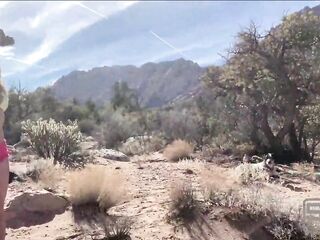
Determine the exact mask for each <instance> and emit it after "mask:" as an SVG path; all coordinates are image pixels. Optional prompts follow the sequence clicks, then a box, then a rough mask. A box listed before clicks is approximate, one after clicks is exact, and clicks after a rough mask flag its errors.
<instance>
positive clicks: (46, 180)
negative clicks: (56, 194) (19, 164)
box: [26, 159, 64, 190]
mask: <svg viewBox="0 0 320 240" xmlns="http://www.w3.org/2000/svg"><path fill="white" fill-rule="evenodd" d="M26 175H27V176H28V177H30V178H31V179H32V180H33V181H34V182H37V183H39V184H40V185H41V186H42V187H44V188H45V189H50V190H55V189H56V188H57V187H58V184H59V182H60V181H61V178H62V176H64V171H63V169H62V168H60V167H59V166H55V165H53V160H52V159H51V160H50V159H37V160H33V161H32V162H31V163H30V164H29V168H28V170H27V173H26Z"/></svg>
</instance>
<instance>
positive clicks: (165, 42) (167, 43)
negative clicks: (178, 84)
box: [149, 30, 190, 59]
mask: <svg viewBox="0 0 320 240" xmlns="http://www.w3.org/2000/svg"><path fill="white" fill-rule="evenodd" d="M149 33H151V34H152V35H153V36H154V37H155V38H156V39H158V40H160V41H161V42H162V43H164V44H165V45H167V46H168V47H170V48H171V49H173V50H174V51H175V52H176V53H178V54H180V55H181V56H182V57H184V58H187V59H190V58H188V57H187V56H186V55H185V54H183V53H182V51H181V50H180V49H178V48H176V47H175V46H173V45H172V44H171V43H169V42H168V41H167V40H165V39H164V38H162V37H160V36H159V35H158V34H156V33H155V32H153V31H151V30H150V31H149Z"/></svg>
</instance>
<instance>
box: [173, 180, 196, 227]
mask: <svg viewBox="0 0 320 240" xmlns="http://www.w3.org/2000/svg"><path fill="white" fill-rule="evenodd" d="M170 198H171V206H170V213H169V216H168V219H169V220H172V221H175V222H192V221H193V220H195V219H196V217H197V214H198V212H199V203H198V201H197V200H196V197H195V193H194V190H193V189H192V187H191V186H189V185H186V184H181V183H180V184H176V185H175V186H174V187H173V188H172V190H171V194H170Z"/></svg>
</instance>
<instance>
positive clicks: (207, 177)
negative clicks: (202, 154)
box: [201, 166, 239, 207]
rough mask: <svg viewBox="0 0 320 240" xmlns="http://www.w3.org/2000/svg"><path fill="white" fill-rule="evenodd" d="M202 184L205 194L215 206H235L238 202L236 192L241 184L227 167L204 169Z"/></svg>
mask: <svg viewBox="0 0 320 240" xmlns="http://www.w3.org/2000/svg"><path fill="white" fill-rule="evenodd" d="M201 179H202V184H203V186H204V195H205V197H206V198H207V200H208V201H209V202H210V203H211V204H212V205H214V206H222V207H234V206H235V205H236V203H237V202H238V197H237V196H236V194H235V193H236V192H237V191H238V189H239V185H237V183H236V182H235V181H234V179H233V178H232V177H231V175H230V173H229V172H228V170H227V169H225V168H221V167H218V166H216V167H215V168H213V169H211V170H207V169H205V170H203V171H202V175H201Z"/></svg>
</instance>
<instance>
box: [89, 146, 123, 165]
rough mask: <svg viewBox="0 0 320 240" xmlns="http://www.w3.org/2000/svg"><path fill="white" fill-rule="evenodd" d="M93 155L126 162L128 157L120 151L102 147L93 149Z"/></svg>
mask: <svg viewBox="0 0 320 240" xmlns="http://www.w3.org/2000/svg"><path fill="white" fill-rule="evenodd" d="M95 155H96V156H97V157H101V158H104V159H110V160H115V161H122V162H128V161H129V157H128V156H127V155H125V154H124V153H122V152H119V151H116V150H113V149H106V148H102V149H99V150H96V151H95Z"/></svg>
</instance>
